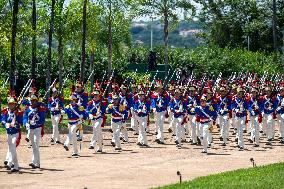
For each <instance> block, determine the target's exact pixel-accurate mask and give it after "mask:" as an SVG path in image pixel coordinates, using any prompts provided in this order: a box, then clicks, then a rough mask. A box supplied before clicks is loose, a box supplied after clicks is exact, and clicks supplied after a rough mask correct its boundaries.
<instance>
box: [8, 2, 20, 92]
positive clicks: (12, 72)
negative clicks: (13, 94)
mask: <svg viewBox="0 0 284 189" xmlns="http://www.w3.org/2000/svg"><path fill="white" fill-rule="evenodd" d="M18 11H19V0H14V4H13V25H12V44H11V66H10V88H11V90H14V87H15V70H16V48H15V45H16V36H17V22H18V19H17V16H18Z"/></svg>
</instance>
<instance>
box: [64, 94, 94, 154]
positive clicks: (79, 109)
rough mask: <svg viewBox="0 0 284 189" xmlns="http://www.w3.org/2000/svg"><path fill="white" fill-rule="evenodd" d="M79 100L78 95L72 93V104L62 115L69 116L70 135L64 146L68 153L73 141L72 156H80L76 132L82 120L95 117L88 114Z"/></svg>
mask: <svg viewBox="0 0 284 189" xmlns="http://www.w3.org/2000/svg"><path fill="white" fill-rule="evenodd" d="M78 101H79V99H78V97H77V95H76V93H72V94H71V95H70V104H69V105H67V106H66V107H65V108H64V110H62V111H61V114H67V116H68V130H69V134H68V135H67V139H66V141H65V143H64V145H63V147H64V148H65V150H66V151H69V144H70V142H71V141H72V144H73V152H72V156H79V155H78V147H77V139H76V131H77V129H78V127H80V125H81V124H82V120H86V119H88V118H90V119H93V116H92V115H91V114H90V115H89V114H88V113H87V112H86V111H85V109H84V107H83V106H80V105H79V103H78Z"/></svg>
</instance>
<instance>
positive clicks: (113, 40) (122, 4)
mask: <svg viewBox="0 0 284 189" xmlns="http://www.w3.org/2000/svg"><path fill="white" fill-rule="evenodd" d="M97 3H98V4H97V5H98V6H99V8H100V9H102V10H104V12H102V14H101V16H102V17H101V19H100V23H101V24H100V25H101V26H102V30H101V32H100V37H101V41H102V42H103V43H104V44H106V45H107V48H108V76H109V77H110V75H111V72H112V67H113V65H112V62H113V47H114V46H116V48H117V47H118V45H119V44H120V43H121V42H122V41H124V42H129V41H126V40H128V39H129V31H127V30H128V29H129V26H130V21H131V20H132V18H133V16H134V15H133V14H132V9H133V7H134V6H135V5H136V1H135V0H101V1H99V2H97ZM105 25H106V27H107V28H104V26H105ZM126 28H127V30H125V29H126ZM102 31H103V32H104V33H102ZM106 34H107V36H106ZM117 49H118V48H117Z"/></svg>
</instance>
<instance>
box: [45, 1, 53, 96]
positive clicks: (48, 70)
mask: <svg viewBox="0 0 284 189" xmlns="http://www.w3.org/2000/svg"><path fill="white" fill-rule="evenodd" d="M54 7H55V0H52V2H51V15H50V26H49V33H48V55H47V62H46V91H47V90H48V88H49V86H50V84H51V66H52V64H51V56H52V35H53V31H54ZM49 94H50V93H49V92H48V94H47V98H48V97H49Z"/></svg>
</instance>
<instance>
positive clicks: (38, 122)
mask: <svg viewBox="0 0 284 189" xmlns="http://www.w3.org/2000/svg"><path fill="white" fill-rule="evenodd" d="M30 100H31V105H30V106H28V107H27V109H26V110H25V111H24V117H23V125H24V126H25V127H26V129H27V130H30V137H31V143H32V149H33V157H32V162H31V163H30V164H29V166H30V167H32V169H36V168H40V153H39V140H40V137H42V136H43V133H44V123H45V111H46V108H45V106H44V105H43V104H42V103H40V102H39V98H38V96H37V95H36V94H32V95H31V96H30Z"/></svg>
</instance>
